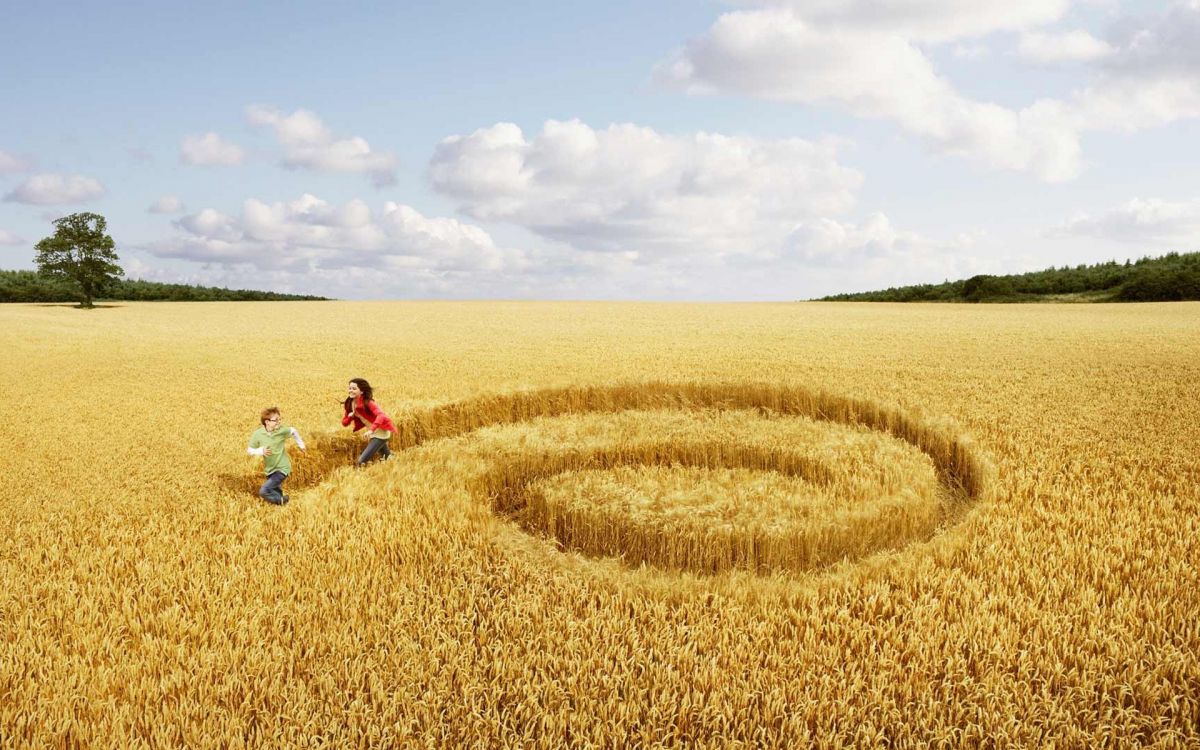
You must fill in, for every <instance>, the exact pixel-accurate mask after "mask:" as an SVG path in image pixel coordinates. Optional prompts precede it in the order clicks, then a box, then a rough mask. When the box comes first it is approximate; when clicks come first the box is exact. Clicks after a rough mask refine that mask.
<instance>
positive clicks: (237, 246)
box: [146, 194, 522, 273]
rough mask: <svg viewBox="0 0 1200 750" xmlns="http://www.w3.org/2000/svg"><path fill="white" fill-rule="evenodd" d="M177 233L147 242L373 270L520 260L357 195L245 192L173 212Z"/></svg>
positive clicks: (173, 251) (173, 250) (286, 266)
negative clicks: (331, 198)
mask: <svg viewBox="0 0 1200 750" xmlns="http://www.w3.org/2000/svg"><path fill="white" fill-rule="evenodd" d="M174 223H175V226H176V227H177V228H178V229H179V230H181V233H180V234H179V235H177V236H175V237H172V238H168V239H164V240H161V241H158V242H155V243H151V244H150V245H148V246H147V248H146V249H147V250H148V251H149V252H151V253H152V254H154V255H157V256H159V257H163V258H179V259H183V260H190V261H195V262H200V263H210V264H223V265H236V264H245V265H248V266H251V267H254V268H256V269H259V270H275V271H281V272H287V273H309V272H316V271H336V270H339V269H347V268H360V269H374V270H376V271H379V272H381V273H386V272H403V273H409V272H413V273H422V272H449V271H460V272H470V273H491V272H496V271H501V270H506V269H510V268H512V267H515V266H518V265H519V264H520V263H521V262H522V258H521V255H520V254H519V253H516V252H513V251H507V250H503V249H501V248H499V247H497V246H496V244H495V243H494V242H493V241H492V238H491V236H490V235H488V233H487V232H485V231H484V230H483V229H481V228H479V227H477V226H473V225H471V224H464V223H462V222H460V221H458V220H456V219H449V218H437V217H426V216H423V215H421V214H420V213H419V212H417V211H416V210H415V209H413V208H411V207H409V206H404V205H400V204H397V203H392V202H388V203H385V204H384V205H383V208H382V211H380V212H379V213H378V214H376V213H375V212H373V211H372V210H371V208H370V207H369V206H368V205H367V204H366V203H365V202H363V201H361V200H352V201H350V202H349V203H347V204H345V205H344V206H335V205H332V204H330V203H327V202H325V201H323V200H321V199H319V198H317V197H315V196H312V195H307V194H306V195H303V196H301V197H300V198H299V199H297V200H295V201H291V202H288V203H282V202H275V203H266V202H264V201H260V200H257V199H253V198H251V199H249V200H246V201H245V202H244V203H243V205H242V211H241V214H240V215H238V216H231V215H227V214H224V213H222V212H220V211H217V210H216V209H212V208H206V209H204V210H202V211H199V212H197V213H194V214H189V215H187V216H184V217H181V218H180V219H178V220H176V221H175V222H174Z"/></svg>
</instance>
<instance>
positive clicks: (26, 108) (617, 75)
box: [0, 0, 1200, 300]
mask: <svg viewBox="0 0 1200 750" xmlns="http://www.w3.org/2000/svg"><path fill="white" fill-rule="evenodd" d="M1198 50H1200V2H1197V0H1180V1H1166V0H1164V1H1163V2H1118V0H1088V1H1087V2H1072V0H1005V1H1004V2H1001V1H1000V0H973V1H972V2H964V1H962V0H906V1H905V2H893V3H880V2H878V0H740V1H739V2H728V3H717V2H674V1H668V0H664V1H663V2H651V3H646V2H638V3H632V2H630V3H624V2H610V3H604V4H599V3H562V2H559V3H525V4H497V3H484V2H462V3H442V4H432V3H431V4H407V3H400V4H395V5H393V6H391V7H388V8H382V9H381V8H380V7H378V6H376V5H368V4H363V5H352V4H343V5H339V6H337V7H333V6H330V5H328V4H317V3H290V4H274V3H260V4H255V5H253V6H252V7H247V6H245V5H243V4H241V3H212V4H205V5H203V6H200V5H195V4H173V3H161V4H157V5H144V6H140V7H138V6H132V5H128V6H127V5H116V6H114V5H107V4H94V5H66V4H58V5H53V6H36V5H30V6H15V7H13V8H12V9H6V11H5V24H4V26H3V27H2V28H0V69H2V70H4V71H5V73H4V76H3V78H0V97H3V99H2V101H3V102H4V113H5V116H4V117H3V118H0V198H2V199H0V267H2V268H32V267H33V262H32V259H33V251H32V245H33V244H34V243H35V242H36V241H37V240H38V239H39V238H41V237H43V236H46V235H48V234H50V233H51V232H52V231H53V228H52V225H51V221H52V220H53V219H54V218H56V217H58V216H62V215H65V214H67V213H72V212H75V211H85V210H86V211H95V212H98V213H101V214H104V215H105V216H106V217H107V219H108V222H109V230H110V233H111V234H112V235H113V237H114V239H115V240H116V242H117V247H118V252H119V253H120V255H121V258H122V262H123V265H124V266H125V268H126V270H127V272H128V275H129V276H131V277H140V278H147V279H153V280H163V281H188V282H193V283H204V284H217V285H227V286H237V287H254V288H269V289H275V290H280V291H298V292H308V293H317V294H324V295H329V296H336V297H341V298H527V299H550V298H554V299H595V298H602V299H688V300H726V299H734V300H783V299H797V298H806V297H811V296H816V295H822V294H827V293H833V292H839V291H852V290H863V289H870V288H877V287H882V286H889V285H893V284H905V283H917V282H936V281H941V280H943V279H946V278H961V277H964V276H968V275H971V274H974V273H983V272H1013V271H1021V270H1030V269H1036V268H1042V267H1045V266H1048V265H1063V264H1076V263H1084V262H1096V261H1101V260H1108V259H1114V258H1115V259H1125V258H1130V257H1134V258H1136V257H1140V256H1142V255H1150V254H1159V253H1162V252H1166V251H1169V250H1182V251H1190V250H1197V249H1200V191H1197V189H1196V179H1195V175H1196V174H1197V167H1200V149H1197V148H1196V147H1195V145H1194V144H1195V143H1197V142H1200V52H1198Z"/></svg>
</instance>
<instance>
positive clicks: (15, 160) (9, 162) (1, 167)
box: [0, 151, 31, 174]
mask: <svg viewBox="0 0 1200 750" xmlns="http://www.w3.org/2000/svg"><path fill="white" fill-rule="evenodd" d="M30 166H31V163H30V161H29V160H28V159H24V158H21V157H19V156H16V155H14V154H10V153H8V152H7V151H0V174H9V173H14V172H24V171H26V170H27V169H29V167H30Z"/></svg>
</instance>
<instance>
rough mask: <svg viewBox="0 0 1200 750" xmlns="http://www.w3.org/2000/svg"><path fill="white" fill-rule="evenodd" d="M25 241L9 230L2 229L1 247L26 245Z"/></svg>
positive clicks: (0, 233) (0, 232)
mask: <svg viewBox="0 0 1200 750" xmlns="http://www.w3.org/2000/svg"><path fill="white" fill-rule="evenodd" d="M24 244H25V239H24V238H23V237H18V236H17V235H15V234H13V233H12V232H10V231H8V230H7V229H0V245H24Z"/></svg>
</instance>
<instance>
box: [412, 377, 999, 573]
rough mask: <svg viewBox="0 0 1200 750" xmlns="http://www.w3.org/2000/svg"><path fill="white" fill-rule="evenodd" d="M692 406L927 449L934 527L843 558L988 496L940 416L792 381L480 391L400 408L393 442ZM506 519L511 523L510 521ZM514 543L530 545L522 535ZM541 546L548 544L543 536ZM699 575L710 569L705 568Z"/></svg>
mask: <svg viewBox="0 0 1200 750" xmlns="http://www.w3.org/2000/svg"><path fill="white" fill-rule="evenodd" d="M696 408H716V409H759V410H763V411H765V412H772V413H776V414H779V415H783V416H804V417H809V418H812V419H815V420H819V421H829V422H835V423H842V424H847V425H857V426H865V427H867V428H869V429H872V430H877V431H880V432H883V433H886V434H889V435H891V436H893V437H896V438H899V439H901V440H903V441H905V442H908V443H910V444H912V445H914V446H915V447H917V448H918V449H919V450H921V451H922V452H924V453H925V454H926V455H928V456H929V457H930V459H931V460H932V462H933V464H934V468H935V472H936V474H937V476H938V480H939V482H940V483H941V484H942V486H943V487H944V488H945V489H946V491H947V494H948V496H949V498H950V500H949V502H948V503H947V507H946V511H945V514H944V522H943V523H942V524H941V525H940V527H939V530H938V531H936V532H935V533H934V534H933V535H931V538H930V539H928V540H916V541H912V542H910V543H908V544H907V545H906V546H904V547H903V548H902V549H900V550H882V551H880V553H879V554H875V553H867V554H865V555H863V556H861V557H856V558H852V559H850V560H847V561H843V562H851V563H859V562H865V561H866V560H867V559H869V558H873V557H883V556H889V555H893V554H898V553H903V552H905V551H907V550H908V549H909V548H910V547H912V546H914V545H920V544H922V542H925V541H933V540H935V539H937V538H939V537H942V536H945V535H946V532H947V531H949V530H951V529H952V528H954V527H955V526H957V525H958V524H960V523H961V521H962V520H963V519H964V517H965V516H966V514H967V512H968V511H969V510H970V509H971V508H972V507H974V506H976V505H978V504H979V503H980V502H983V501H985V500H987V499H989V498H990V496H991V492H992V490H991V487H992V484H993V482H992V470H991V465H990V462H988V461H987V459H986V458H985V457H984V456H983V455H982V454H981V453H980V452H979V451H978V450H977V449H976V448H975V446H974V444H973V443H972V441H971V440H970V438H969V437H967V436H966V435H964V434H962V433H961V432H960V431H958V430H957V429H956V428H954V427H953V426H951V425H949V424H948V423H945V422H933V421H929V420H925V419H922V418H920V417H918V416H915V415H913V414H910V413H909V412H908V411H906V410H903V409H901V408H899V407H896V406H887V405H882V404H878V403H875V402H872V401H867V400H863V399H855V398H850V397H846V396H841V395H837V394H833V393H830V392H827V391H823V390H814V389H809V388H806V387H803V386H799V385H785V386H780V385H771V384H763V383H715V384H714V383H664V382H647V383H627V384H619V385H610V386H584V387H568V388H550V389H540V390H534V391H523V392H515V393H510V394H498V395H487V396H480V397H475V398H471V399H466V400H463V401H458V402H452V403H449V404H444V405H441V406H437V407H433V408H430V409H425V410H420V411H415V412H411V413H409V414H408V415H405V416H404V417H402V418H401V419H399V420H397V426H398V428H399V432H398V434H397V436H396V437H397V440H396V443H395V446H394V447H398V448H400V449H404V448H409V447H413V446H417V445H421V444H423V443H427V442H429V441H432V440H440V439H446V438H453V437H459V436H463V435H466V434H469V433H471V432H474V431H475V430H478V429H481V428H484V427H489V426H494V425H503V424H516V423H522V422H528V421H530V420H533V419H536V418H540V417H556V416H566V415H573V414H588V413H616V412H619V411H627V410H651V409H679V410H685V411H686V410H692V409H696ZM485 475H486V472H485ZM511 476H513V477H515V478H517V479H518V480H519V481H525V480H524V479H522V478H521V477H520V472H517V473H515V474H511ZM483 479H484V481H483V482H482V484H480V483H479V481H478V480H479V477H477V478H476V481H475V486H473V487H472V488H471V491H472V494H473V495H474V496H475V497H476V498H477V499H478V500H480V501H482V502H485V503H487V504H488V505H489V506H490V507H491V508H492V509H493V511H495V510H496V509H497V505H498V503H497V496H498V495H504V494H505V493H506V492H507V493H508V495H509V496H510V497H511V494H512V493H511V492H510V491H509V490H511V489H512V488H507V489H506V488H504V487H499V488H497V487H496V485H495V482H494V481H489V479H488V478H487V477H486V476H484V477H483ZM492 480H494V477H493V478H492ZM508 525H509V526H515V524H511V523H510V524H508ZM518 528H520V527H518ZM517 533H519V534H524V535H526V536H527V537H528V538H529V539H535V540H536V535H535V536H529V534H530V532H529V531H528V530H526V529H524V528H520V531H519V532H517ZM517 546H519V547H521V548H522V549H529V548H530V545H528V544H524V543H521V544H518V545H517ZM534 546H537V545H534ZM541 546H542V547H544V548H545V547H548V545H545V544H542V545H541ZM560 556H561V555H560ZM562 557H566V556H562ZM830 567H833V566H832V565H822V566H820V567H817V568H813V569H810V570H800V571H788V572H785V574H787V575H794V574H802V575H812V574H814V573H819V572H821V571H822V570H825V569H827V568H830ZM838 567H844V565H840V566H838ZM660 572H661V574H663V575H667V576H677V575H680V574H681V573H680V572H679V571H675V570H662V571H660ZM701 575H704V576H706V577H711V575H712V574H710V573H708V574H701ZM717 575H725V573H721V574H717ZM652 577H653V576H652Z"/></svg>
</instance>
